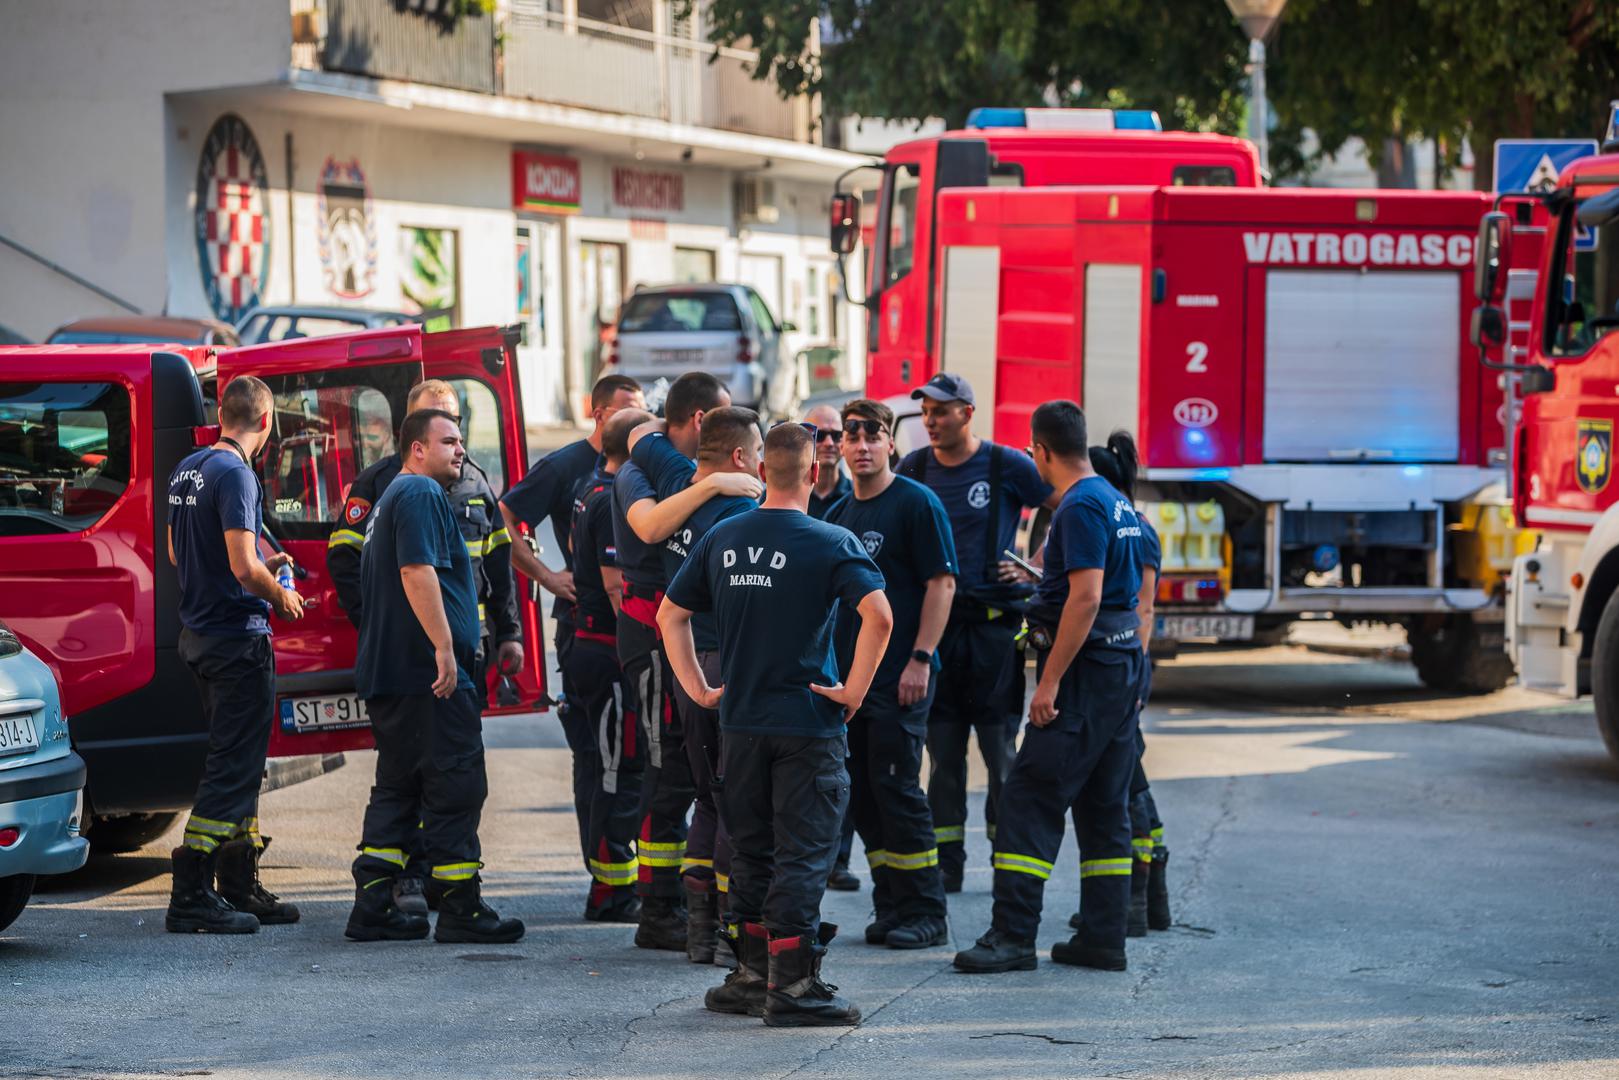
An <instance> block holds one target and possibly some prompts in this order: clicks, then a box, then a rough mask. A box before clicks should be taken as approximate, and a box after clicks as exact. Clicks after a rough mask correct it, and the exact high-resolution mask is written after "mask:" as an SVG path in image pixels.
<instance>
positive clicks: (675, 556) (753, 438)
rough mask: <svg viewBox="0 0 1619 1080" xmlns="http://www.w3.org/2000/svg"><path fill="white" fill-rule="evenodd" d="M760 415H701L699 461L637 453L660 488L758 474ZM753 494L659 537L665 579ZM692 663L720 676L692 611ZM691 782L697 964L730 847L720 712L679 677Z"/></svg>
mask: <svg viewBox="0 0 1619 1080" xmlns="http://www.w3.org/2000/svg"><path fill="white" fill-rule="evenodd" d="M759 447H760V439H759V414H758V413H756V412H754V411H753V410H752V409H741V408H736V407H734V406H733V407H731V408H726V409H712V410H710V411H708V412H706V413H704V414H703V428H702V434H701V437H700V438H699V440H698V444H697V465H696V469H695V470H694V469H693V468H692V462H691V459H690V458H687V457H686V456H685V455H684V454H682V453H681V452H680V451H679V450H676V449H675V448H674V445H673V444H672V443H671V442H670V441H669V440H668V439H667V438H663V437H661V436H658V435H656V434H651V435H648V436H647V437H645V438H642V439H641V440H640V441H638V442H637V443H636V447H635V450H636V456H637V457H639V458H641V462H640V464H641V467H642V468H643V469H644V470H645V471H646V474H647V476H648V478H649V479H651V481H652V484H653V486H654V487H656V488H658V489H659V490H665V489H666V488H667V487H669V486H671V485H672V484H675V483H687V484H689V483H701V482H702V481H704V480H705V479H707V478H708V477H710V476H713V475H715V474H717V473H732V474H740V475H742V476H750V477H751V476H757V475H758V473H759ZM758 505H759V504H758V502H757V500H754V499H750V498H747V497H745V496H741V495H730V496H722V497H719V498H714V499H710V500H709V501H708V502H705V503H704V504H703V505H702V506H700V507H698V508H697V510H696V511H695V512H694V513H693V514H692V516H691V517H689V518H687V519H686V520H685V521H684V522H683V523H682V524H681V525H680V527H679V528H677V529H676V530H675V531H674V533H673V534H671V535H670V537H669V539H667V540H665V541H664V543H663V564H664V572H665V574H666V575H667V577H668V578H669V579H670V580H673V578H674V576H675V574H677V573H678V572H679V571H680V568H681V567H682V566H684V565H685V562H686V556H687V555H688V554H689V553H690V551H691V549H692V546H693V545H694V544H696V543H697V541H699V540H701V539H702V538H703V536H704V535H705V534H706V533H707V532H708V530H709V529H711V528H713V527H714V526H715V525H717V524H718V523H720V522H721V521H724V520H726V519H727V518H731V517H735V516H736V515H737V514H745V513H747V512H748V511H749V510H753V509H755V508H756V507H757V506H758ZM692 637H693V640H694V643H695V645H696V649H697V662H698V664H700V665H701V666H702V668H703V672H704V675H705V676H706V677H707V678H708V679H709V680H710V681H713V680H716V679H718V678H719V647H720V646H719V632H718V630H716V629H715V626H714V620H713V617H712V616H710V615H707V614H701V615H696V616H694V617H693V618H692ZM672 690H673V692H674V697H675V705H676V708H677V709H678V710H679V713H680V721H681V727H682V730H683V733H684V735H685V743H686V759H687V761H688V762H689V763H690V765H691V775H692V781H693V784H694V786H695V788H696V805H695V807H694V809H693V810H692V817H691V828H690V830H689V831H688V832H687V835H686V853H685V856H684V858H683V859H682V860H681V864H680V879H681V883H682V884H683V885H684V886H685V889H686V915H687V923H686V958H687V959H688V960H690V961H691V962H692V963H694V964H712V963H713V962H714V953H715V946H716V944H717V942H716V939H715V931H716V930H717V929H718V927H719V917H720V913H721V908H722V907H723V905H724V900H725V896H726V894H727V893H728V892H729V890H730V872H731V850H730V840H729V836H728V834H727V831H726V828H725V821H724V819H723V817H721V815H720V813H719V807H718V805H717V803H716V795H717V792H716V790H715V775H716V773H717V772H718V770H719V761H720V731H719V713H718V712H716V711H715V710H713V709H708V708H704V707H703V706H701V705H699V704H697V703H696V702H695V701H693V700H692V699H691V697H690V695H688V694H687V693H686V692H685V690H684V688H683V687H682V686H681V685H680V684H679V683H678V682H676V683H675V684H674V686H673V687H672Z"/></svg>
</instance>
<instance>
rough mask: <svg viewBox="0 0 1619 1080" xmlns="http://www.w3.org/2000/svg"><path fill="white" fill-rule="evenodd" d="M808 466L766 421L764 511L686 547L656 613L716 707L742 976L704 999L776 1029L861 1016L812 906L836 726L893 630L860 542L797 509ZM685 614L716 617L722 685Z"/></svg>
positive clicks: (823, 850)
mask: <svg viewBox="0 0 1619 1080" xmlns="http://www.w3.org/2000/svg"><path fill="white" fill-rule="evenodd" d="M816 469H817V466H816V462H815V443H814V439H813V437H812V436H811V435H810V433H809V432H808V431H807V430H806V429H805V428H804V427H803V426H802V425H799V424H792V423H788V424H779V425H777V426H776V427H774V428H772V429H771V430H770V433H769V434H768V435H767V436H766V437H765V443H764V464H763V466H762V469H761V472H762V474H763V479H764V480H765V484H766V497H765V503H764V506H763V507H762V508H761V509H758V510H755V511H752V512H751V513H746V514H741V515H738V516H737V517H734V518H732V519H730V520H728V521H722V522H720V523H719V524H718V525H716V526H714V527H713V528H712V529H710V530H709V531H708V533H707V534H706V535H705V536H703V538H702V539H701V540H699V541H697V544H696V547H695V548H693V549H692V551H691V552H690V554H689V555H688V556H687V559H686V564H685V566H684V567H682V568H681V571H680V573H679V574H678V575H677V576H676V577H675V579H674V581H672V582H670V584H669V595H668V596H667V597H666V598H665V600H664V602H663V605H662V607H661V608H660V610H659V613H658V624H659V626H660V627H661V628H662V629H663V635H664V638H665V640H666V642H667V643H668V648H669V658H670V662H671V664H672V665H673V667H674V670H675V674H676V676H677V677H678V678H679V680H680V684H681V686H682V687H683V688H684V689H685V691H686V693H687V694H688V695H689V696H690V697H691V699H692V701H694V702H695V703H696V704H698V705H700V706H703V707H704V708H714V707H715V706H716V705H717V706H718V707H719V713H720V727H721V729H722V731H723V732H724V767H723V769H722V770H721V772H722V775H723V776H724V777H725V784H724V814H725V820H726V822H727V823H728V824H729V825H730V827H731V848H732V851H731V894H730V899H731V909H730V913H729V915H728V918H729V919H731V920H734V922H735V924H737V925H739V926H740V928H741V929H740V935H739V937H738V938H735V939H733V940H737V941H738V949H737V951H738V966H737V969H736V971H734V972H732V973H731V975H730V976H728V977H727V978H726V980H725V984H724V985H723V986H719V987H715V988H714V989H713V990H711V991H709V994H708V997H707V999H706V1000H705V1004H707V1006H708V1007H709V1008H710V1009H714V1010H715V1011H718V1012H744V1013H746V1012H756V1011H757V1010H758V1009H759V1008H760V1006H761V1004H762V1006H763V1014H764V1018H765V1023H766V1024H769V1025H771V1026H798V1025H822V1024H826V1025H832V1024H838V1025H841V1024H853V1023H858V1022H859V1019H860V1010H859V1009H857V1008H855V1007H854V1006H852V1005H850V1004H849V1003H848V1002H847V1001H844V1000H843V999H842V998H839V997H838V996H837V995H836V994H835V993H834V992H833V990H832V988H831V987H829V986H828V985H827V984H826V983H824V982H822V981H821V978H820V967H821V959H822V958H823V957H824V956H825V954H826V944H827V942H829V941H831V940H832V937H833V935H834V934H835V933H836V927H834V926H832V925H831V924H829V923H821V922H820V906H821V896H822V895H823V893H824V892H825V890H826V877H827V872H828V871H829V870H830V869H831V867H832V860H833V859H834V858H835V857H836V854H837V846H838V833H839V830H840V828H841V826H842V822H843V812H844V809H845V807H846V806H847V804H848V799H849V774H848V773H847V772H846V771H845V770H844V759H845V758H846V757H847V754H848V743H847V741H846V739H845V737H844V731H845V725H846V723H847V722H848V719H849V718H850V717H851V716H853V715H854V714H855V713H856V712H858V711H859V709H860V706H861V704H862V703H863V702H864V700H865V697H866V692H867V690H869V689H870V687H871V681H872V678H873V676H874V675H875V674H876V670H877V664H878V662H879V661H880V660H881V658H882V655H883V650H884V648H886V646H887V644H888V635H889V631H890V630H891V629H892V627H893V613H892V612H891V610H890V609H889V606H888V601H887V599H886V598H885V597H884V596H883V593H882V589H883V578H882V575H881V574H880V573H878V572H877V567H876V566H875V564H873V563H872V561H871V557H870V556H868V555H867V554H866V550H865V548H864V547H862V546H861V545H860V542H859V541H858V540H856V539H855V537H854V535H853V534H851V533H850V532H849V531H848V530H847V529H841V528H838V527H837V526H835V525H828V524H826V523H824V522H819V521H816V520H815V519H813V518H811V517H810V516H809V515H807V514H806V513H805V512H804V508H805V506H806V505H807V504H808V502H809V493H810V489H811V488H812V487H814V486H815V476H816ZM840 603H842V604H847V605H849V606H850V607H852V608H854V609H855V610H856V611H858V612H859V613H860V617H861V628H860V634H859V637H858V639H857V640H856V642H855V647H854V655H853V659H852V660H851V662H850V665H849V670H848V672H847V673H846V674H845V676H844V677H843V680H842V681H839V679H838V667H837V660H836V657H835V656H834V655H833V649H832V634H833V621H834V618H833V617H834V614H835V612H836V610H837V607H838V605H839V604H840ZM696 612H712V613H713V614H714V621H715V626H716V628H717V630H718V631H719V646H720V665H719V669H720V678H721V679H722V680H723V681H722V683H721V685H720V686H718V687H715V686H711V685H710V683H709V681H708V678H707V677H706V676H705V675H704V674H703V670H702V667H701V666H700V665H699V664H698V661H697V650H696V648H695V646H694V644H693V639H692V629H691V620H692V616H693V614H694V613H696ZM767 987H768V988H767Z"/></svg>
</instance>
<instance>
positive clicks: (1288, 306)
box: [1264, 270, 1461, 462]
mask: <svg viewBox="0 0 1619 1080" xmlns="http://www.w3.org/2000/svg"><path fill="white" fill-rule="evenodd" d="M1265 292H1266V303H1265V435H1264V447H1265V460H1266V461H1368V462H1378V461H1387V462H1445V461H1455V460H1456V459H1457V456H1458V449H1459V446H1458V444H1459V435H1458V417H1459V407H1460V406H1459V403H1458V400H1457V398H1458V394H1459V386H1460V372H1459V367H1458V365H1459V364H1460V363H1461V356H1460V335H1459V334H1458V332H1457V327H1458V326H1459V325H1460V320H1461V314H1460V306H1461V290H1460V288H1459V287H1458V285H1457V278H1456V275H1455V274H1454V273H1427V272H1413V271H1375V270H1374V271H1368V272H1365V273H1362V272H1361V271H1358V270H1272V271H1270V272H1269V273H1268V274H1267V275H1266V279H1265Z"/></svg>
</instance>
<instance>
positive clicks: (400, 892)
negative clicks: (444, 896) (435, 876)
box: [393, 866, 428, 919]
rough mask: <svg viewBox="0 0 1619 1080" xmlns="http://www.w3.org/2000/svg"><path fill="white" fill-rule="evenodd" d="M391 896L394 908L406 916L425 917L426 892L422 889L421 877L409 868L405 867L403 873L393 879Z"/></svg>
mask: <svg viewBox="0 0 1619 1080" xmlns="http://www.w3.org/2000/svg"><path fill="white" fill-rule="evenodd" d="M393 894H394V907H396V908H398V909H399V910H400V911H403V912H404V913H405V914H406V915H420V916H422V917H423V918H424V919H425V918H426V917H427V910H428V909H427V892H426V891H425V890H424V889H423V887H422V876H421V875H420V874H415V873H412V872H411V868H410V867H408V866H407V867H405V872H404V873H402V874H400V875H399V876H398V877H396V878H394V885H393Z"/></svg>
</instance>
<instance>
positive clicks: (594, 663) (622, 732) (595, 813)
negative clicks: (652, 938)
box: [567, 638, 646, 909]
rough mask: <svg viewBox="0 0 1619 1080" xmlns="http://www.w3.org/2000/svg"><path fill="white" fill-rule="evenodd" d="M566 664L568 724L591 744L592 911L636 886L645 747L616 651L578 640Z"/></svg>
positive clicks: (589, 863) (589, 854)
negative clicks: (584, 734) (569, 692)
mask: <svg viewBox="0 0 1619 1080" xmlns="http://www.w3.org/2000/svg"><path fill="white" fill-rule="evenodd" d="M567 662H568V671H569V676H568V677H569V686H571V687H572V688H573V690H572V692H573V699H572V703H571V706H570V709H569V711H570V712H571V713H575V714H576V716H575V717H574V718H573V719H571V720H570V721H569V722H570V723H578V722H582V723H583V724H584V726H585V727H586V729H587V732H588V738H589V741H590V749H589V751H588V758H589V761H590V763H591V768H592V774H591V777H590V805H589V808H588V810H587V815H588V820H589V823H588V829H589V832H588V834H587V840H586V852H587V854H586V859H585V865H586V867H587V868H588V869H589V871H590V877H591V886H590V900H589V902H588V906H589V907H590V908H591V909H596V908H600V907H603V906H605V905H606V904H608V903H609V902H611V901H612V900H613V899H614V897H616V896H620V895H628V894H630V893H631V892H633V890H634V887H635V879H636V874H637V871H638V870H639V866H640V864H639V863H638V862H637V860H636V857H635V834H636V830H637V829H638V828H639V827H640V823H641V783H642V779H643V777H644V776H645V773H646V748H645V747H646V742H645V740H644V739H642V738H641V731H640V725H639V721H637V720H636V718H635V711H634V710H633V709H631V708H629V707H628V704H627V702H626V700H625V693H624V680H623V676H622V674H621V673H620V671H619V667H618V651H617V649H615V648H614V647H613V646H612V645H608V644H606V643H605V642H601V641H592V640H589V639H585V638H580V639H578V640H576V641H574V643H573V644H572V645H571V646H570V647H569V649H568V660H567ZM569 738H570V740H571V739H572V736H571V735H570V736H569ZM577 760H578V755H576V756H575V761H577Z"/></svg>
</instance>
